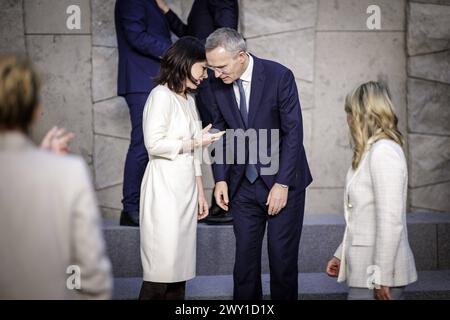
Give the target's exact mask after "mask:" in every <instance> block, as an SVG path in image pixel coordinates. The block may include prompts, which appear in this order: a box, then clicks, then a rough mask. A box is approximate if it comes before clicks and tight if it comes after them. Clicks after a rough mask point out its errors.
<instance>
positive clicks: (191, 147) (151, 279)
mask: <svg viewBox="0 0 450 320" xmlns="http://www.w3.org/2000/svg"><path fill="white" fill-rule="evenodd" d="M206 70H207V67H206V57H205V49H204V46H203V44H202V43H201V42H200V41H199V40H197V39H196V38H193V37H184V38H181V39H179V40H178V41H177V42H176V43H175V44H173V45H172V47H170V48H169V49H168V51H167V52H166V54H165V55H164V57H163V59H162V61H161V70H160V73H159V76H158V78H157V79H156V84H157V86H156V87H155V88H154V89H153V90H152V92H151V93H150V95H149V97H148V99H147V102H146V105H145V107H144V114H143V130H144V142H145V146H146V148H147V151H148V154H149V163H148V165H147V168H146V170H145V174H144V178H143V180H142V185H141V200H140V212H141V216H140V226H141V228H140V232H141V260H142V266H143V271H144V282H143V285H142V287H141V292H140V295H139V298H140V299H184V294H185V284H186V280H189V279H192V278H193V277H195V266H196V241H197V233H196V230H197V219H202V218H204V217H206V216H207V215H208V204H207V202H206V200H205V194H204V191H203V184H202V178H201V175H202V174H201V170H200V163H201V156H202V147H206V146H208V145H210V144H211V143H212V142H213V141H215V140H218V139H219V138H220V136H221V135H222V134H223V132H219V133H216V134H210V133H209V132H208V131H209V129H210V128H211V125H209V126H208V127H206V128H205V129H203V131H202V130H201V125H200V123H201V122H200V121H199V118H198V113H197V110H196V106H195V100H194V97H193V96H192V94H191V92H192V91H193V90H195V89H196V88H197V86H198V85H199V84H200V83H201V82H202V81H203V80H204V79H205V78H207V72H206Z"/></svg>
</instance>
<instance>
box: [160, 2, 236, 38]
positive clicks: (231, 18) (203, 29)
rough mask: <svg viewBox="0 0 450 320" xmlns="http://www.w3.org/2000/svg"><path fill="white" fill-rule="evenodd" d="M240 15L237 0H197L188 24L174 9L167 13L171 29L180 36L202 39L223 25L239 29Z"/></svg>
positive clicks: (190, 13)
mask: <svg viewBox="0 0 450 320" xmlns="http://www.w3.org/2000/svg"><path fill="white" fill-rule="evenodd" d="M238 17H239V6H238V1H237V0H195V1H194V3H193V5H192V8H191V11H190V12H189V16H188V20H187V25H185V24H184V23H183V21H181V20H180V19H179V18H178V16H177V15H176V14H175V13H174V12H173V11H172V10H169V12H167V13H166V18H167V21H168V22H169V25H170V29H171V30H172V31H173V33H175V34H176V35H177V36H178V37H183V36H193V37H196V38H198V39H200V40H205V39H206V38H207V37H208V36H209V35H210V34H211V33H213V31H214V30H216V29H219V28H222V27H228V28H233V29H237V26H238Z"/></svg>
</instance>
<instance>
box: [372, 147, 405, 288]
mask: <svg viewBox="0 0 450 320" xmlns="http://www.w3.org/2000/svg"><path fill="white" fill-rule="evenodd" d="M374 148H375V149H374V150H373V152H372V154H371V158H370V171H371V177H372V183H373V189H374V198H375V214H376V237H375V248H374V249H375V256H374V263H375V265H376V266H378V267H379V270H380V278H379V279H376V280H378V281H376V282H375V283H376V284H379V285H383V286H388V287H391V286H393V285H394V264H395V257H396V255H397V251H398V248H399V244H400V239H401V234H402V232H403V219H404V217H403V215H404V211H405V205H406V195H405V194H403V193H404V187H405V184H406V183H407V169H406V163H405V161H404V159H402V158H401V157H400V155H399V154H398V153H397V152H396V151H395V149H394V148H393V147H391V146H389V145H380V146H375V147H374ZM377 282H379V283H377Z"/></svg>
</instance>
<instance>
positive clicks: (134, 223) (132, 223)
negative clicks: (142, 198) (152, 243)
mask: <svg viewBox="0 0 450 320" xmlns="http://www.w3.org/2000/svg"><path fill="white" fill-rule="evenodd" d="M120 225H121V226H129V227H139V212H138V211H132V212H126V211H122V212H121V214H120Z"/></svg>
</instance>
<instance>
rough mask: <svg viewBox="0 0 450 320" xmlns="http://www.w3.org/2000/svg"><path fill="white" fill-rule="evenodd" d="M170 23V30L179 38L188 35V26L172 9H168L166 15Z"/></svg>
mask: <svg viewBox="0 0 450 320" xmlns="http://www.w3.org/2000/svg"><path fill="white" fill-rule="evenodd" d="M164 16H165V17H166V20H167V22H168V23H169V26H170V30H171V31H172V32H173V33H175V34H176V35H177V37H178V38H181V37H184V36H186V35H187V29H188V26H187V25H186V24H184V22H183V21H181V19H180V18H179V17H178V16H177V15H176V13H175V12H173V11H172V10H169V11H167V13H166V14H165V15H164Z"/></svg>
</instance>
